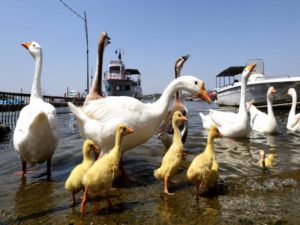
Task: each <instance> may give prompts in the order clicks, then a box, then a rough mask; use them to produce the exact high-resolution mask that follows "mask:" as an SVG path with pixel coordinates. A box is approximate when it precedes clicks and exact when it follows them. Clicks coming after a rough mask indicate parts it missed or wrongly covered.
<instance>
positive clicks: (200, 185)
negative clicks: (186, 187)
mask: <svg viewBox="0 0 300 225" xmlns="http://www.w3.org/2000/svg"><path fill="white" fill-rule="evenodd" d="M217 137H221V135H220V133H219V130H218V128H217V127H216V126H215V125H211V126H210V127H209V130H208V138H207V145H206V148H205V150H204V152H202V153H201V154H199V155H198V156H196V157H195V158H194V160H193V161H192V163H191V165H190V167H189V169H188V171H187V178H188V179H189V180H190V181H192V182H194V183H195V184H196V196H195V198H196V199H197V200H199V194H200V191H199V190H200V189H204V188H205V187H207V184H208V179H209V178H210V175H212V173H211V172H212V168H213V164H214V163H213V162H214V158H215V152H214V139H215V138H217Z"/></svg>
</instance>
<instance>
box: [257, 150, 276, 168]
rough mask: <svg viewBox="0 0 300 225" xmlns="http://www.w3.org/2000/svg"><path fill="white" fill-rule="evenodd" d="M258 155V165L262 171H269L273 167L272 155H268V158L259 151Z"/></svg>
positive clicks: (262, 151)
mask: <svg viewBox="0 0 300 225" xmlns="http://www.w3.org/2000/svg"><path fill="white" fill-rule="evenodd" d="M259 155H260V159H259V162H258V164H259V166H260V167H261V168H262V169H269V168H272V167H273V165H274V161H275V155H274V154H268V156H266V154H265V151H264V150H260V151H259Z"/></svg>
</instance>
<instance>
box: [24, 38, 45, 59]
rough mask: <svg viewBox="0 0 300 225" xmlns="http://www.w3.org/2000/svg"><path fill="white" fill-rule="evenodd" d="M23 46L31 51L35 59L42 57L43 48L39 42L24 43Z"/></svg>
mask: <svg viewBox="0 0 300 225" xmlns="http://www.w3.org/2000/svg"><path fill="white" fill-rule="evenodd" d="M21 45H22V46H23V47H24V48H26V49H27V50H28V51H29V53H30V55H32V57H33V58H34V59H35V58H36V57H38V56H40V55H41V52H42V47H41V46H40V45H39V44H38V43H37V42H35V41H32V42H24V43H22V44H21Z"/></svg>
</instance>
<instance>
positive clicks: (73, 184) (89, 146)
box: [65, 139, 98, 205]
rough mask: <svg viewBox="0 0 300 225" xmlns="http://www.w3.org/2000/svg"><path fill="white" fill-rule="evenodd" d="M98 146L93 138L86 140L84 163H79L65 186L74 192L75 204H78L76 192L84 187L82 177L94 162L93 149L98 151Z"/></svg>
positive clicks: (83, 148)
mask: <svg viewBox="0 0 300 225" xmlns="http://www.w3.org/2000/svg"><path fill="white" fill-rule="evenodd" d="M97 150H98V147H97V146H96V145H95V144H94V142H93V141H92V140H89V139H87V140H85V141H84V143H83V146H82V153H83V160H82V163H80V164H79V165H77V166H76V167H75V168H74V169H73V170H72V172H71V173H70V175H69V177H68V179H67V180H66V183H65V188H66V189H67V190H68V191H70V192H72V199H73V205H75V204H76V197H75V195H76V193H78V192H79V191H81V190H82V189H83V185H82V178H83V176H84V174H85V173H86V171H87V170H88V169H89V168H90V167H91V166H92V164H93V163H94V159H93V157H91V152H92V151H97Z"/></svg>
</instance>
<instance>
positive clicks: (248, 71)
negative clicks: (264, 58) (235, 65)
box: [242, 64, 256, 81]
mask: <svg viewBox="0 0 300 225" xmlns="http://www.w3.org/2000/svg"><path fill="white" fill-rule="evenodd" d="M255 66H256V64H251V65H248V66H246V67H245V69H244V70H243V72H242V79H244V80H246V81H248V79H249V77H250V75H251V72H252V71H253V69H254V68H255Z"/></svg>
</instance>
